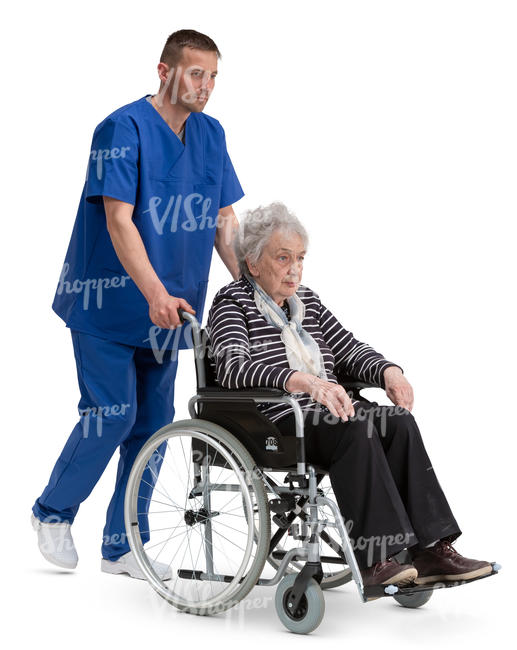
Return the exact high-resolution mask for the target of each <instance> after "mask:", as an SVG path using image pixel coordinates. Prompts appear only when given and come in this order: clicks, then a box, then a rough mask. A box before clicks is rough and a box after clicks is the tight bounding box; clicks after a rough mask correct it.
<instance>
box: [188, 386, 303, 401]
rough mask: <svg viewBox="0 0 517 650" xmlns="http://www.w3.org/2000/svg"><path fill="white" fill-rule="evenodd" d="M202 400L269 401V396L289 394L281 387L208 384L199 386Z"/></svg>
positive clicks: (275, 396)
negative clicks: (226, 386)
mask: <svg viewBox="0 0 517 650" xmlns="http://www.w3.org/2000/svg"><path fill="white" fill-rule="evenodd" d="M197 393H198V395H199V397H200V398H201V400H224V401H230V402H231V401H233V400H246V399H248V400H249V399H251V400H255V401H256V400H259V399H262V398H264V401H266V402H267V400H268V398H269V397H273V398H278V397H282V396H283V395H289V394H290V393H286V392H285V391H283V390H280V389H279V388H252V389H247V388H243V389H234V388H223V387H222V386H207V387H204V388H198V391H197Z"/></svg>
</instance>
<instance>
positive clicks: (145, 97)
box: [142, 93, 192, 149]
mask: <svg viewBox="0 0 517 650" xmlns="http://www.w3.org/2000/svg"><path fill="white" fill-rule="evenodd" d="M148 97H152V95H151V93H149V94H147V95H144V97H142V101H143V102H144V104H147V105H148V106H149V108H150V109H151V110H152V112H153V113H155V114H156V116H157V117H158V119H159V120H160V121H161V122H162V123H163V124H165V126H166V127H167V129H169V131H170V132H171V133H172V134H173V135H174V137H175V138H176V140H177V141H178V142H179V143H180V144H181V146H182V147H183V149H186V148H187V144H190V136H188V138H189V139H188V140H187V125H188V122H189V119H190V116H191V115H192V113H190V114H189V116H188V117H187V119H186V120H185V122H184V124H183V139H184V140H185V142H182V141H181V138H180V137H179V136H178V134H177V133H176V132H175V131H173V130H172V129H171V127H170V126H169V125H168V124H167V122H166V121H165V120H164V119H163V117H162V116H161V115H160V113H159V112H158V111H157V110H156V108H155V107H154V106H153V105H152V104H151V102H150V101H149V100H148V99H147V98H148ZM188 131H189V132H190V128H189V129H188Z"/></svg>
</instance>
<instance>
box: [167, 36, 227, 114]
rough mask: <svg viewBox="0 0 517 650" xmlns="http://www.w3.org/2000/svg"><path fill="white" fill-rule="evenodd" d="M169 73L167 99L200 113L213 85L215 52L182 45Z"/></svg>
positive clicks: (215, 64) (215, 69)
mask: <svg viewBox="0 0 517 650" xmlns="http://www.w3.org/2000/svg"><path fill="white" fill-rule="evenodd" d="M169 74H170V75H172V79H171V81H170V84H169V87H168V89H167V96H168V98H169V101H171V103H173V104H176V105H178V106H183V107H184V108H185V109H186V110H188V111H190V112H192V113H200V112H201V111H202V110H203V109H204V108H205V105H206V103H207V101H208V98H209V97H210V94H211V93H212V90H213V89H214V86H215V77H216V75H217V54H216V53H215V52H205V51H204V50H192V49H190V48H189V47H184V48H183V55H182V57H181V59H180V61H179V62H178V65H177V66H176V69H171V70H170V71H169Z"/></svg>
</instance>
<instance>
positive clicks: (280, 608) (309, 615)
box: [275, 573, 325, 634]
mask: <svg viewBox="0 0 517 650" xmlns="http://www.w3.org/2000/svg"><path fill="white" fill-rule="evenodd" d="M297 575H298V574H297V573H290V574H289V575H287V576H285V578H283V579H282V581H281V582H280V584H279V585H278V587H277V589H276V594H275V607H276V613H277V614H278V618H279V619H280V620H281V621H282V623H283V624H284V625H285V627H286V628H287V629H288V630H290V631H291V632H295V633H296V634H309V632H312V631H313V630H315V629H316V628H317V627H318V625H319V624H320V623H321V621H322V619H323V614H324V613H325V599H324V598H323V592H322V590H321V587H320V586H319V584H318V583H317V582H316V580H314V578H311V579H310V580H309V583H308V585H307V588H306V589H305V593H304V594H303V596H302V598H301V600H300V603H299V605H298V609H297V610H296V612H291V611H290V610H289V608H288V606H287V601H288V598H289V595H290V593H291V590H292V587H293V585H294V581H295V580H296V576H297Z"/></svg>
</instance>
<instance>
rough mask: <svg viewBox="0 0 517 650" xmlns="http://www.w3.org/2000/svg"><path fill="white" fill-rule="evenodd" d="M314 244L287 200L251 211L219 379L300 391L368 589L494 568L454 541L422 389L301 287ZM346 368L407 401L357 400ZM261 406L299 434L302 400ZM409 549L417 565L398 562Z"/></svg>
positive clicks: (219, 300)
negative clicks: (420, 419)
mask: <svg viewBox="0 0 517 650" xmlns="http://www.w3.org/2000/svg"><path fill="white" fill-rule="evenodd" d="M307 243H308V242H307V233H306V231H305V229H304V228H303V226H302V225H301V223H300V222H299V221H298V219H297V218H296V217H295V216H294V215H293V214H291V213H290V212H289V211H288V210H287V208H286V207H285V206H284V205H283V204H281V203H273V204H271V205H269V206H267V207H265V208H258V209H256V210H254V211H249V212H248V214H247V215H246V217H245V218H244V219H243V221H242V223H241V225H240V228H239V231H238V234H237V236H236V238H235V252H236V255H237V259H238V261H239V264H240V270H241V276H240V278H239V279H238V280H236V281H234V282H231V283H230V284H228V285H226V286H225V287H223V288H222V289H221V290H220V291H219V292H218V293H217V294H216V296H215V298H214V302H213V305H212V307H211V309H210V313H209V316H208V324H207V332H208V336H209V356H210V357H211V358H212V360H213V363H214V365H215V371H216V376H217V380H218V383H219V384H221V385H222V386H224V387H226V388H232V389H239V388H253V387H270V388H280V389H282V390H284V391H287V392H289V393H293V394H294V396H295V397H296V399H297V401H298V402H299V404H300V406H301V408H302V410H303V412H304V421H305V429H304V430H305V444H306V457H307V459H308V461H309V462H313V463H316V464H318V465H321V466H322V467H325V468H326V469H328V472H329V476H330V481H331V484H332V488H333V491H334V494H335V497H336V501H337V504H338V506H339V509H340V511H341V513H342V515H343V518H344V520H345V522H346V526H347V529H348V530H349V533H350V537H351V540H352V543H353V545H354V552H355V555H356V558H357V562H358V564H359V567H360V570H361V573H362V576H363V581H364V584H365V585H376V584H390V583H396V584H406V583H408V582H411V581H413V580H415V581H416V582H417V583H426V582H434V581H439V580H460V579H468V578H473V577H476V576H482V575H485V574H487V573H490V572H491V570H492V567H491V565H490V563H489V562H482V561H477V560H471V559H468V558H465V557H463V556H462V555H460V554H459V553H458V552H457V551H456V550H455V549H454V548H453V546H452V544H451V543H452V541H454V540H455V539H456V538H457V537H458V536H459V535H461V530H460V529H459V527H458V524H457V523H456V520H455V518H454V516H453V514H452V512H451V509H450V507H449V504H448V503H447V500H446V498H445V495H444V494H443V492H442V489H441V487H440V484H439V482H438V479H437V477H436V474H435V472H434V470H433V467H432V464H431V462H430V460H429V457H428V455H427V452H426V450H425V447H424V444H423V442H422V438H421V436H420V432H419V429H418V427H417V425H416V422H415V420H414V418H413V416H412V415H411V413H410V410H411V408H412V405H413V392H412V389H411V386H410V384H409V383H408V381H407V380H406V378H405V377H404V375H403V372H402V369H401V368H400V367H399V366H397V365H396V364H394V363H391V362H390V361H387V360H386V359H385V358H384V357H383V356H382V355H381V354H379V353H378V352H376V351H375V350H374V349H373V348H371V347H370V346H369V345H367V344H366V343H361V342H360V341H358V340H356V339H355V338H354V336H353V334H352V333H351V332H349V331H347V330H346V329H345V328H344V327H343V326H342V325H341V323H340V322H339V321H338V320H337V319H336V317H335V316H334V315H333V314H332V313H331V312H330V311H329V310H328V309H327V308H326V307H325V306H324V305H323V304H322V303H321V301H320V299H319V297H318V294H316V293H315V292H314V291H312V290H311V289H309V288H308V287H305V286H303V285H301V284H300V282H301V279H302V268H303V260H304V256H305V254H306V250H307ZM341 371H343V372H345V373H346V374H347V375H349V376H351V377H353V378H356V379H358V380H362V381H366V382H370V383H372V384H374V385H375V386H379V387H381V388H384V389H385V390H386V393H387V395H388V396H389V397H390V399H391V401H393V402H394V404H396V405H397V407H396V408H395V407H393V406H379V405H378V404H375V403H373V404H371V403H369V402H363V401H351V399H350V398H349V396H348V395H347V393H346V391H345V389H344V388H343V387H342V386H340V385H339V384H338V383H337V378H336V374H337V373H338V372H341ZM258 408H259V409H260V410H261V411H262V412H263V413H264V415H266V416H267V417H268V418H270V420H271V421H273V422H274V423H275V425H276V426H277V427H278V429H279V430H280V431H281V432H282V433H284V434H286V435H292V433H293V431H294V428H295V425H294V415H293V410H292V407H290V406H287V405H285V404H273V405H271V404H270V405H267V404H261V405H259V407H258ZM360 413H362V415H363V417H359V415H360ZM365 414H367V415H368V417H364V415H365ZM405 548H407V549H408V550H409V553H410V557H411V560H412V564H399V563H398V562H397V561H396V560H395V559H394V558H393V556H394V555H395V554H396V553H398V552H399V551H401V550H403V549H405Z"/></svg>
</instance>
